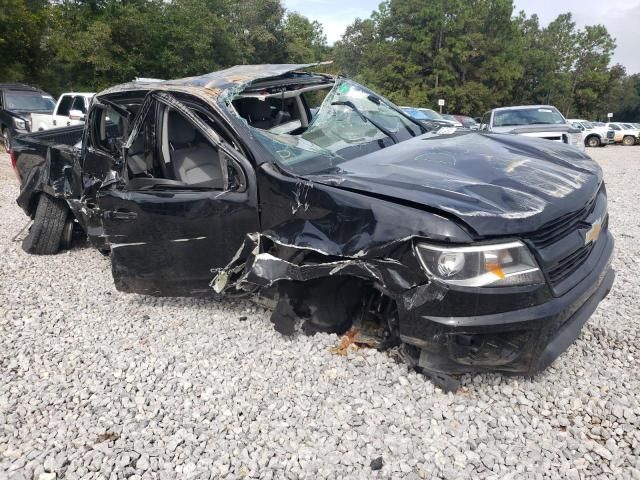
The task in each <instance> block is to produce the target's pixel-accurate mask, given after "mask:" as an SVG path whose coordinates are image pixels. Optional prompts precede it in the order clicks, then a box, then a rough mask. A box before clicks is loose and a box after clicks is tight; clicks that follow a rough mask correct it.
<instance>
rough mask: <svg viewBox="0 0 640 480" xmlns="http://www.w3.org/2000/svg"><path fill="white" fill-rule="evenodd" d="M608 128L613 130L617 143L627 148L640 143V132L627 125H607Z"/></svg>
mask: <svg viewBox="0 0 640 480" xmlns="http://www.w3.org/2000/svg"><path fill="white" fill-rule="evenodd" d="M607 128H610V129H611V130H613V132H614V134H615V136H614V141H615V143H622V144H623V145H626V146H631V145H635V144H636V143H638V142H639V141H640V130H638V129H637V128H633V127H632V126H631V125H629V124H625V123H613V122H612V123H607Z"/></svg>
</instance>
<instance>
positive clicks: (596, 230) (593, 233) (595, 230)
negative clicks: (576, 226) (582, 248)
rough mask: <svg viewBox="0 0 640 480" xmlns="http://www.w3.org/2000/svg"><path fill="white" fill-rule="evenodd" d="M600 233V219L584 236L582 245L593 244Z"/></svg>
mask: <svg viewBox="0 0 640 480" xmlns="http://www.w3.org/2000/svg"><path fill="white" fill-rule="evenodd" d="M601 231H602V219H600V220H597V221H595V222H594V223H593V224H592V225H591V228H590V229H589V230H587V232H586V233H585V234H584V244H585V245H587V244H588V243H591V242H595V241H596V240H598V237H599V236H600V232H601Z"/></svg>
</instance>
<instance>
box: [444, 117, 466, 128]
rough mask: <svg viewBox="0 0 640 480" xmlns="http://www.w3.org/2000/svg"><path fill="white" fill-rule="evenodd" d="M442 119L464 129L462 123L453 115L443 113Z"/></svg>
mask: <svg viewBox="0 0 640 480" xmlns="http://www.w3.org/2000/svg"><path fill="white" fill-rule="evenodd" d="M442 118H443V119H445V120H448V121H450V122H451V124H452V125H453V126H454V127H458V128H462V126H463V125H462V122H461V121H459V120H458V119H457V118H456V117H454V116H453V115H449V114H448V113H443V114H442Z"/></svg>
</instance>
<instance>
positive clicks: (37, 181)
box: [12, 125, 84, 215]
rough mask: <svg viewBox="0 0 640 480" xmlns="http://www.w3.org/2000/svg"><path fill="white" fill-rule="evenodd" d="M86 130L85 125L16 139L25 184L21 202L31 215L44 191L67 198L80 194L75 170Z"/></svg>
mask: <svg viewBox="0 0 640 480" xmlns="http://www.w3.org/2000/svg"><path fill="white" fill-rule="evenodd" d="M83 131H84V125H77V126H72V127H63V128H56V129H52V130H44V131H42V132H35V133H28V134H25V135H20V136H17V137H15V138H14V139H13V146H12V148H13V158H14V159H15V170H16V173H17V174H18V177H19V178H20V183H21V185H20V195H19V196H18V198H17V202H18V205H20V207H22V208H23V210H24V211H25V212H26V213H27V214H28V215H33V213H34V208H35V199H36V198H37V196H38V194H39V193H40V192H45V193H47V194H49V195H51V196H53V197H64V198H68V197H70V196H73V195H74V194H78V192H79V185H78V179H77V178H75V177H74V176H73V175H72V171H73V166H74V162H75V159H76V157H77V153H78V151H79V150H78V147H77V145H78V144H79V143H80V142H81V141H82V135H83Z"/></svg>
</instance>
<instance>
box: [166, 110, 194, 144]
mask: <svg viewBox="0 0 640 480" xmlns="http://www.w3.org/2000/svg"><path fill="white" fill-rule="evenodd" d="M196 133H197V131H196V127H195V126H194V125H192V124H191V123H190V122H189V121H188V120H187V119H186V118H184V117H183V116H182V114H180V113H178V112H175V111H170V112H169V141H170V142H171V143H172V144H173V145H174V147H175V146H176V145H187V144H189V143H193V142H194V140H195V139H196Z"/></svg>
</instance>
